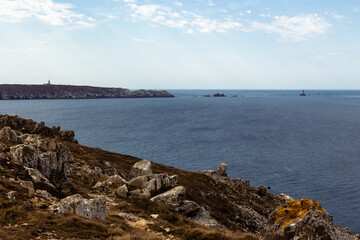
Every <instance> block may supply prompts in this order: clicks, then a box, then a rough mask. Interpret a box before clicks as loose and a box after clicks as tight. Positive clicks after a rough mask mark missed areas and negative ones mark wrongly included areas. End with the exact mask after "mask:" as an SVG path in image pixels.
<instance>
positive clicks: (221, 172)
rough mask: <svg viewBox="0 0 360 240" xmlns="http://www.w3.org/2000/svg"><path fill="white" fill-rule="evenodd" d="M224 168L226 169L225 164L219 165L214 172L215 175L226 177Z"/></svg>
mask: <svg viewBox="0 0 360 240" xmlns="http://www.w3.org/2000/svg"><path fill="white" fill-rule="evenodd" d="M226 168H227V164H226V163H220V165H219V166H218V168H217V170H216V172H215V173H216V174H217V175H219V176H227V174H226Z"/></svg>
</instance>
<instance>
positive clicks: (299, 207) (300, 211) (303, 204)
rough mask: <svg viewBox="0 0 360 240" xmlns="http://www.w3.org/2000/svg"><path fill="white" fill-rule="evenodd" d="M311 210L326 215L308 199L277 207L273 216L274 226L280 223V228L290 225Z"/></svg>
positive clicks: (315, 203) (314, 202) (318, 205)
mask: <svg viewBox="0 0 360 240" xmlns="http://www.w3.org/2000/svg"><path fill="white" fill-rule="evenodd" d="M312 210H317V211H320V212H323V213H326V211H325V210H324V209H323V208H322V207H321V205H320V203H318V202H317V201H313V200H311V199H308V198H306V199H298V200H296V201H292V202H290V203H289V204H288V205H287V206H285V207H279V208H278V209H277V211H276V214H275V224H276V223H278V222H279V221H282V225H281V228H285V227H286V226H287V225H289V224H290V223H292V222H294V221H297V220H299V219H301V218H303V217H305V216H306V214H308V213H309V212H310V211H312Z"/></svg>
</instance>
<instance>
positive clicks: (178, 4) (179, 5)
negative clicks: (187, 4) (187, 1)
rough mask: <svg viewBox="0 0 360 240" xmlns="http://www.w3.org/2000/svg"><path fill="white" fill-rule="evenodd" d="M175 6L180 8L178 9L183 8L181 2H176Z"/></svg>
mask: <svg viewBox="0 0 360 240" xmlns="http://www.w3.org/2000/svg"><path fill="white" fill-rule="evenodd" d="M174 5H175V6H178V7H182V6H183V4H182V3H181V2H174Z"/></svg>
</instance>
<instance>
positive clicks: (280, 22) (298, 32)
mask: <svg viewBox="0 0 360 240" xmlns="http://www.w3.org/2000/svg"><path fill="white" fill-rule="evenodd" d="M330 27H331V24H329V23H327V22H326V21H325V19H324V18H322V17H320V16H318V15H317V14H307V15H302V16H295V17H288V16H275V18H274V20H273V21H272V22H271V23H261V22H256V21H255V22H252V24H251V30H263V31H266V32H269V33H279V34H280V40H282V41H295V42H297V41H303V40H308V39H310V38H312V37H314V36H315V35H318V34H324V33H326V32H327V30H328V29H329V28H330Z"/></svg>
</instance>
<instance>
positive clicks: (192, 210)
mask: <svg viewBox="0 0 360 240" xmlns="http://www.w3.org/2000/svg"><path fill="white" fill-rule="evenodd" d="M200 208H201V207H200V205H199V204H197V203H196V202H194V201H190V200H184V201H183V202H182V203H181V205H180V207H179V208H178V209H177V211H178V212H180V213H182V214H183V215H185V216H186V217H187V218H190V219H191V218H193V217H195V216H196V215H198V213H199V211H200Z"/></svg>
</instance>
